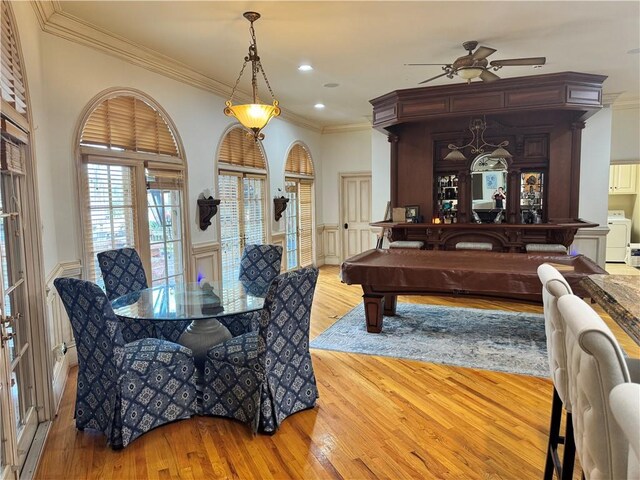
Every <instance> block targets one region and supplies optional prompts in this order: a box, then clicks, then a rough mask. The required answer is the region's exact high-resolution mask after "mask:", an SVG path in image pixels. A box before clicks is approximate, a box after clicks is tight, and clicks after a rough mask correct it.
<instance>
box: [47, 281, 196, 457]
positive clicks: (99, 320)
mask: <svg viewBox="0 0 640 480" xmlns="http://www.w3.org/2000/svg"><path fill="white" fill-rule="evenodd" d="M54 285H55V287H56V290H57V291H58V293H59V294H60V298H61V299H62V302H63V304H64V307H65V309H66V311H67V314H68V315H69V319H70V320H71V326H72V329H73V336H74V338H75V341H76V348H77V351H78V365H79V372H78V386H77V394H76V407H75V419H76V427H77V428H78V429H80V430H84V429H85V428H91V429H95V430H99V431H101V432H103V433H104V434H105V435H106V436H107V442H108V443H109V444H110V445H111V446H112V447H113V448H119V447H126V446H127V445H128V444H129V443H130V442H131V441H133V440H134V439H136V438H137V437H139V436H140V435H142V434H143V433H145V432H148V431H149V430H151V429H153V428H155V427H157V426H160V425H163V424H165V423H168V422H172V421H174V420H178V419H182V418H189V417H191V416H192V415H194V414H195V413H196V384H195V377H194V373H195V367H194V364H193V356H192V354H191V350H189V349H188V348H186V347H183V346H181V345H177V344H175V343H171V342H167V341H165V340H160V339H157V338H145V339H141V340H137V341H134V342H131V343H125V342H124V340H123V338H122V322H121V320H120V319H119V318H118V317H117V316H116V315H115V314H114V313H113V309H112V308H111V304H110V302H109V300H108V299H107V297H106V296H105V294H104V292H103V291H102V290H101V289H100V287H98V286H97V285H95V284H93V283H91V282H86V281H84V280H77V279H74V278H58V279H56V280H55V281H54Z"/></svg>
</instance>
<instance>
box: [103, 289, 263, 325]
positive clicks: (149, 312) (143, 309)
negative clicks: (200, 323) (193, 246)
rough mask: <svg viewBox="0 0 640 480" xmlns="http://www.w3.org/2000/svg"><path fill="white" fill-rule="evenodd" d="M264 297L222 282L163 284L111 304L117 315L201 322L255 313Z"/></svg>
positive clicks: (131, 294) (129, 294)
mask: <svg viewBox="0 0 640 480" xmlns="http://www.w3.org/2000/svg"><path fill="white" fill-rule="evenodd" d="M263 305H264V297H262V296H260V295H256V294H255V292H254V293H253V294H252V293H249V292H248V291H247V289H245V288H244V287H243V286H242V284H238V285H237V286H236V288H232V289H222V288H221V285H220V284H219V283H218V282H206V283H203V284H199V283H195V282H194V283H184V284H177V285H159V286H155V287H149V288H145V289H143V290H139V291H137V292H131V293H128V294H126V295H123V296H122V297H118V298H116V299H115V300H114V301H113V302H111V306H112V307H113V310H114V312H115V313H116V315H119V316H121V317H127V318H135V319H146V320H197V319H204V318H215V317H221V316H226V315H234V314H239V313H247V312H253V311H256V310H260V309H261V308H262V307H263Z"/></svg>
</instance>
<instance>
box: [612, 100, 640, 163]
mask: <svg viewBox="0 0 640 480" xmlns="http://www.w3.org/2000/svg"><path fill="white" fill-rule="evenodd" d="M638 102H640V100H638V101H637V102H635V104H632V105H621V106H617V105H614V106H613V107H612V109H613V117H612V120H611V125H612V132H611V162H613V163H639V162H640V139H639V132H640V105H639V104H638Z"/></svg>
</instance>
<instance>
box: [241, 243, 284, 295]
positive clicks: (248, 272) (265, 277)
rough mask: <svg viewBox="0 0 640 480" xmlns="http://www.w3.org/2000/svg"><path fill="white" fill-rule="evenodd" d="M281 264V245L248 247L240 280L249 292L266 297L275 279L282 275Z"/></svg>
mask: <svg viewBox="0 0 640 480" xmlns="http://www.w3.org/2000/svg"><path fill="white" fill-rule="evenodd" d="M281 263H282V247H280V246H279V245H247V246H246V247H244V251H243V252H242V258H241V259H240V275H239V276H238V279H239V280H240V283H242V285H244V287H245V289H246V290H247V292H249V293H251V294H252V295H256V296H258V297H264V296H265V295H266V293H267V290H268V288H269V285H271V282H272V281H273V279H274V278H276V277H277V276H278V275H279V274H280V265H281Z"/></svg>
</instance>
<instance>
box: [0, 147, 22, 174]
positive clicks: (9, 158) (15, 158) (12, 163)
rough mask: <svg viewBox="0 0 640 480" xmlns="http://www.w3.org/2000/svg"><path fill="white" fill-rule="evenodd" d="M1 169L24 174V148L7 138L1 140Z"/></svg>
mask: <svg viewBox="0 0 640 480" xmlns="http://www.w3.org/2000/svg"><path fill="white" fill-rule="evenodd" d="M0 169H1V170H2V171H3V172H11V173H17V174H19V175H24V174H25V170H24V148H23V146H22V145H18V144H17V143H14V142H12V141H10V140H8V139H6V138H2V140H1V141H0Z"/></svg>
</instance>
